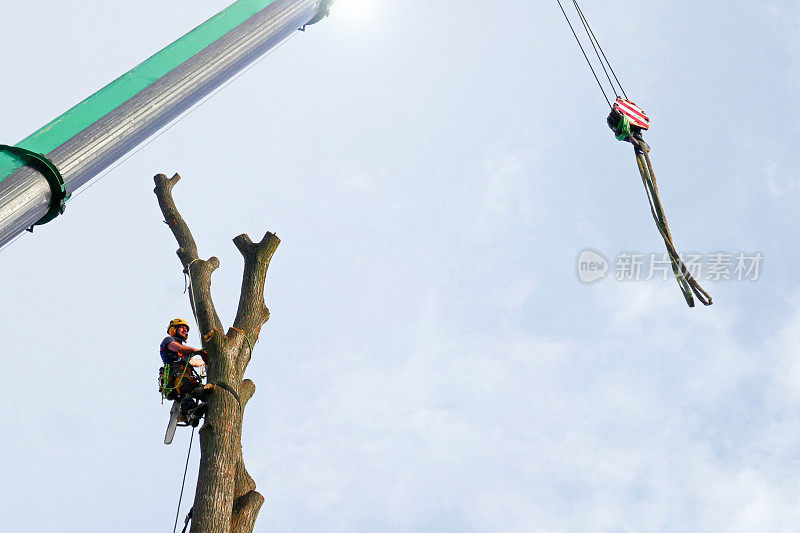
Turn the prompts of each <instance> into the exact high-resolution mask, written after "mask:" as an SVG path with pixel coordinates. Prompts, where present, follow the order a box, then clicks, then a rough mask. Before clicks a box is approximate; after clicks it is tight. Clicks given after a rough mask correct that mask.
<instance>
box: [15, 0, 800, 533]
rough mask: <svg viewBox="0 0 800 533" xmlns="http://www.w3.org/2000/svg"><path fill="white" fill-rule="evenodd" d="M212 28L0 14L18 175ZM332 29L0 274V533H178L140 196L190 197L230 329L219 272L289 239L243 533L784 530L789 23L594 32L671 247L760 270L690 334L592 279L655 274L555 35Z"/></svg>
mask: <svg viewBox="0 0 800 533" xmlns="http://www.w3.org/2000/svg"><path fill="white" fill-rule="evenodd" d="M227 4H228V2H227V1H206V2H202V3H197V2H188V1H186V0H178V1H176V2H166V3H165V2H155V1H150V0H142V1H140V2H138V3H137V4H136V5H135V6H133V5H122V4H109V3H101V2H84V3H81V4H80V5H73V4H68V3H62V2H52V1H31V2H25V3H15V5H14V6H10V7H9V6H7V7H6V21H7V24H6V25H5V31H4V32H3V35H2V37H0V42H1V43H2V48H3V50H5V51H6V54H4V56H5V57H4V62H5V74H4V75H3V76H0V98H1V99H2V105H0V124H2V128H3V131H2V139H3V142H12V143H13V142H16V141H18V140H19V139H22V138H23V137H25V136H26V135H28V134H29V133H30V132H32V131H34V130H35V129H36V128H38V127H40V126H41V125H42V124H45V123H46V122H47V121H49V120H50V119H52V118H53V117H55V116H57V115H58V114H60V113H61V112H63V111H64V110H66V109H67V108H69V107H71V106H72V105H74V104H75V103H76V102H78V101H80V100H81V99H83V98H84V97H86V96H87V95H89V94H90V93H92V92H93V91H95V90H97V89H98V88H100V87H102V86H103V85H104V84H106V83H108V82H109V81H111V80H113V79H114V78H116V77H117V76H118V75H119V74H121V73H123V72H125V71H126V70H127V69H129V68H130V67H132V66H134V65H135V64H137V63H139V62H140V61H141V60H143V59H144V58H146V57H148V56H149V55H151V54H152V53H153V52H155V51H157V50H158V49H160V48H161V47H163V46H165V45H166V44H168V43H169V42H171V41H172V40H174V39H175V38H177V37H178V36H179V35H181V34H182V33H184V32H185V31H188V30H190V29H191V28H193V27H194V26H196V25H197V24H199V23H201V22H202V21H203V20H205V19H206V18H208V17H209V16H211V15H212V14H214V13H216V12H217V11H218V10H220V9H222V8H223V7H225V6H226V5H227ZM334 7H335V8H338V9H334V11H333V13H332V15H333V16H332V17H331V18H330V19H329V20H326V21H325V22H324V23H321V24H318V25H316V26H314V27H312V28H309V31H308V32H306V33H305V34H298V35H297V36H296V37H294V38H292V39H291V40H290V41H289V42H288V43H287V44H285V45H284V46H282V47H281V48H280V49H278V50H277V51H276V52H275V53H273V54H272V55H270V56H269V57H268V58H267V59H266V60H264V61H262V62H260V63H259V64H258V65H257V66H255V67H254V68H253V69H251V70H250V71H248V72H247V73H246V74H244V75H243V76H242V77H240V78H238V79H237V80H236V81H235V82H233V83H232V84H231V85H230V86H228V87H227V88H226V89H224V90H223V91H222V92H220V93H219V94H217V95H216V96H214V97H213V98H212V99H211V100H209V101H208V102H207V103H205V104H204V105H202V106H201V107H200V108H199V109H197V110H196V111H194V112H192V113H191V114H189V115H188V116H187V117H185V118H184V119H183V120H181V121H180V122H178V123H177V124H176V125H174V127H172V128H170V129H169V130H168V131H167V132H166V133H164V134H163V135H161V136H160V137H158V138H157V139H156V140H155V141H153V142H152V143H150V144H149V145H147V146H146V147H145V148H144V149H142V150H141V151H139V152H138V153H136V154H135V155H134V156H132V157H131V158H130V159H129V160H127V161H126V162H125V163H124V164H122V165H121V166H120V167H119V168H117V169H115V170H114V171H113V172H111V173H110V174H109V175H108V176H107V177H105V178H103V179H102V180H100V181H99V182H98V183H97V184H96V185H93V186H91V187H90V188H88V189H87V190H85V192H81V193H79V194H78V195H76V196H75V197H74V198H73V200H72V201H71V202H70V204H69V207H68V210H67V213H66V215H65V216H63V217H59V219H58V220H57V221H56V222H53V223H52V224H49V225H47V226H45V227H42V228H38V229H37V230H36V232H35V233H34V234H33V235H32V236H31V235H26V236H24V237H22V238H21V239H19V240H18V241H16V242H15V243H14V244H13V245H12V246H10V247H9V248H7V249H6V250H4V251H3V252H2V253H0V277H1V278H2V279H3V280H4V281H3V285H2V286H3V291H2V294H3V298H2V302H0V332H1V333H2V338H3V348H4V352H5V357H4V361H5V365H4V378H5V379H4V385H3V386H2V387H0V405H2V406H3V412H4V417H3V421H4V423H3V437H2V439H0V442H1V443H2V444H0V451H2V455H3V457H4V458H5V460H4V461H2V463H1V464H0V479H3V480H4V483H3V488H2V489H0V490H2V493H1V494H0V516H2V517H3V520H2V521H3V524H4V525H3V527H2V528H0V529H3V530H7V531H23V530H24V531H53V530H59V531H120V532H122V531H131V532H133V531H136V532H139V531H157V530H158V531H160V530H165V529H167V528H168V527H169V526H170V525H172V521H173V519H174V515H175V507H176V504H177V498H178V492H179V489H180V480H181V476H182V471H183V465H184V463H183V462H184V459H185V456H186V447H187V446H188V440H189V433H188V432H187V431H185V430H184V431H183V432H181V433H179V434H178V435H177V436H176V439H175V442H174V443H173V445H171V446H168V447H167V446H164V445H163V443H162V439H163V433H164V429H165V426H166V421H167V417H168V406H167V405H166V404H165V405H161V404H160V402H159V396H158V393H157V391H156V371H157V368H158V366H159V358H158V354H157V345H158V343H159V342H160V340H161V339H162V338H163V336H164V329H165V327H166V323H167V321H168V320H169V319H170V318H173V317H174V316H183V317H186V318H190V317H191V311H190V309H189V306H188V301H187V298H186V296H185V295H184V294H183V288H184V284H183V276H182V274H181V267H180V264H179V262H178V260H177V258H176V256H175V254H174V251H175V248H176V244H175V242H174V240H173V238H172V235H171V234H170V232H169V230H168V229H167V228H166V227H165V225H164V224H163V222H162V221H161V215H160V212H159V210H158V207H157V204H156V201H155V196H154V195H153V193H152V188H153V182H152V176H153V175H154V174H156V173H159V172H164V173H167V174H170V175H171V174H172V173H174V172H179V173H180V174H181V175H182V176H183V178H184V179H183V181H181V183H180V185H179V186H178V187H177V188H176V189H175V197H176V201H177V203H178V205H179V207H180V209H181V211H182V213H183V215H184V217H185V218H186V220H187V222H188V223H189V224H190V226H191V228H192V230H193V232H194V235H195V238H196V239H197V241H198V245H199V247H200V254H201V256H203V257H208V256H211V255H216V256H217V257H219V258H220V260H221V263H222V266H221V268H220V269H219V270H218V271H217V272H216V273H215V275H214V281H213V287H212V290H213V294H214V296H215V300H216V305H217V309H218V311H219V312H220V315H221V317H222V319H223V321H224V322H226V323H227V324H229V323H230V321H231V320H232V319H233V317H234V314H235V308H236V303H237V301H238V290H239V284H240V280H241V268H242V260H241V257H240V256H239V254H238V252H237V251H236V249H235V247H234V246H233V244H232V243H231V239H232V238H233V237H234V236H236V235H238V234H239V233H242V232H246V233H249V234H250V236H251V237H253V238H260V237H261V236H262V235H263V233H264V232H265V231H267V230H269V231H274V232H276V233H277V234H278V235H279V236H280V237H281V239H282V244H281V246H280V248H279V250H278V252H277V254H276V256H275V258H274V260H273V263H272V266H271V269H270V274H269V276H268V280H267V304H268V305H269V307H270V309H271V312H272V318H271V320H270V322H269V323H268V325H267V326H266V327H265V328H264V330H263V332H262V336H261V340H260V342H259V343H258V344H257V345H256V351H255V357H254V359H253V363H252V364H251V366H250V369H249V377H250V378H251V379H253V380H254V381H255V382H256V385H257V387H258V392H257V394H256V396H255V397H254V398H253V400H252V401H251V403H250V404H249V405H248V409H247V412H246V421H245V437H244V452H245V459H246V462H247V466H248V468H249V470H250V473H251V474H252V475H253V477H254V478H255V479H256V482H257V483H258V488H259V490H260V491H261V492H262V494H264V496H265V497H266V502H265V504H264V506H263V508H262V510H261V514H260V517H259V521H258V524H257V527H256V530H257V531H264V532H266V531H364V532H366V531H431V532H433V531H436V532H441V531H459V532H461V531H555V532H559V531H794V530H796V527H797V526H796V524H797V523H798V520H800V481H798V480H800V434H798V430H797V428H798V427H799V426H798V423H800V415H798V413H800V409H799V408H800V394H799V393H798V384H799V383H800V360H799V359H798V355H797V354H798V348H799V347H800V333H799V331H800V329H799V327H800V283H798V279H797V275H796V272H795V271H796V265H798V264H800V257H799V256H798V251H797V246H796V241H797V224H796V221H795V218H796V205H797V203H798V200H800V179H798V170H800V169H798V163H797V158H796V152H797V150H796V148H795V143H796V139H797V138H798V119H797V117H798V115H799V112H800V102H798V97H797V94H798V90H799V89H800V8H798V6H797V5H796V3H794V2H789V1H771V2H770V1H768V2H763V1H761V2H755V1H746V0H737V1H733V2H721V1H699V2H688V1H682V0H678V1H674V2H648V3H643V2H630V1H623V2H614V3H611V2H595V3H585V5H583V6H582V7H583V9H584V12H585V14H586V15H587V17H589V20H590V22H591V23H592V25H593V28H594V29H595V32H596V33H597V34H598V37H599V38H600V40H601V42H602V44H603V46H604V48H605V50H606V52H607V53H608V54H609V56H610V58H611V60H612V63H613V65H614V67H615V68H616V69H617V72H618V74H620V76H621V78H622V81H623V85H624V86H625V89H626V91H627V92H628V95H629V96H630V97H631V99H633V100H634V101H635V102H637V103H638V104H639V105H641V106H642V107H643V108H644V109H645V110H646V111H647V112H648V113H649V115H650V117H651V123H652V128H651V131H649V132H648V133H647V134H646V138H647V140H648V142H649V143H650V145H651V146H652V147H653V152H652V154H651V155H652V158H653V163H654V165H655V170H656V173H657V176H658V178H659V186H660V190H661V197H662V201H663V202H664V205H665V209H666V214H667V218H668V220H669V222H670V227H671V229H672V232H673V235H674V237H675V242H676V246H677V248H678V249H679V250H682V251H687V252H689V251H694V252H700V253H703V254H710V253H714V252H720V251H723V252H727V253H732V254H737V253H739V252H745V253H748V254H749V253H754V252H760V253H761V254H762V255H763V257H764V260H763V262H762V264H761V271H760V276H759V279H758V280H757V281H718V282H714V281H705V280H703V281H702V282H701V283H702V285H703V286H704V287H705V288H706V289H707V290H708V291H709V292H710V293H711V294H712V296H713V297H714V301H715V303H714V305H713V306H711V307H710V308H695V309H689V308H687V307H686V304H685V303H684V301H683V298H682V297H681V295H680V292H679V290H678V288H677V287H676V285H675V282H674V281H673V280H667V281H660V280H651V281H638V282H620V281H616V280H614V279H613V272H611V273H610V275H609V279H605V280H602V281H598V282H596V283H594V284H591V285H586V284H583V283H581V282H580V281H579V280H578V277H577V273H576V261H577V257H578V255H579V254H580V252H581V251H582V250H585V249H587V248H591V249H594V250H597V251H599V252H600V253H602V254H603V255H604V256H605V257H607V258H609V259H610V260H612V261H613V259H614V258H615V257H616V256H617V254H620V253H623V252H628V253H631V252H639V253H644V254H650V253H658V254H660V253H662V252H663V243H662V242H661V239H660V237H659V236H658V233H657V230H656V228H655V227H654V224H653V222H652V219H651V217H650V213H649V209H648V207H647V202H646V198H645V194H644V190H643V188H642V185H641V181H640V179H639V176H638V174H637V172H636V169H635V164H634V161H633V157H632V154H631V150H630V147H629V146H628V145H627V144H623V143H619V142H617V141H615V140H614V138H613V136H612V134H611V132H610V131H609V130H608V129H607V127H606V125H605V115H606V112H607V108H606V104H605V102H604V100H603V99H602V97H601V95H600V93H599V90H598V89H597V87H596V85H595V82H594V80H593V79H592V78H591V75H590V73H589V71H588V69H587V68H586V65H585V64H584V63H583V58H582V57H581V56H580V52H579V50H578V49H577V47H576V45H575V43H574V41H573V40H572V36H571V34H570V33H569V31H568V28H567V27H566V25H565V23H564V21H563V19H562V18H561V13H560V11H559V10H558V7H557V5H556V3H555V2H522V1H516V0H514V1H511V0H510V1H508V2H503V3H493V4H491V5H490V4H488V3H485V2H480V3H479V2H472V1H466V2H465V1H458V2H456V1H452V0H440V1H438V2H430V3H422V4H420V5H416V4H415V5H408V4H403V3H398V2H389V1H388V0H372V1H371V2H367V1H361V2H359V1H357V0H349V2H348V0H339V2H338V5H337V6H334ZM612 268H613V266H612ZM190 343H195V344H198V343H199V341H198V339H197V336H196V330H195V331H193V332H192V335H191V340H190ZM197 461H198V455H197V449H195V452H194V454H193V458H192V463H191V466H190V472H196V466H197ZM193 489H194V474H190V477H189V479H188V480H187V494H188V497H187V498H185V505H186V506H185V508H184V509H183V510H182V512H181V517H183V515H184V514H185V512H186V510H188V505H189V503H190V501H191V499H192V494H193Z"/></svg>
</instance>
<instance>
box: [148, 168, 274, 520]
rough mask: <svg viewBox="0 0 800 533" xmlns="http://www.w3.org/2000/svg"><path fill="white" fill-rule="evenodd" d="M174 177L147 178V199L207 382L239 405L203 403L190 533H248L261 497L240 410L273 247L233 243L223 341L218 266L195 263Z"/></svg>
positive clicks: (223, 399)
mask: <svg viewBox="0 0 800 533" xmlns="http://www.w3.org/2000/svg"><path fill="white" fill-rule="evenodd" d="M180 179H181V178H180V176H179V175H178V174H175V175H174V176H173V177H172V178H167V177H166V176H165V175H164V174H158V175H156V176H155V178H154V180H155V184H156V187H155V190H154V192H155V194H156V197H157V198H158V204H159V207H160V208H161V212H162V213H163V215H164V221H165V222H166V223H167V225H168V226H169V228H170V230H171V231H172V234H173V235H174V236H175V240H176V241H177V242H178V250H177V254H178V258H179V259H180V261H181V264H182V265H183V268H184V272H185V273H187V275H188V276H189V279H190V284H191V285H190V287H191V290H190V291H189V301H190V303H191V305H192V309H193V311H194V314H195V318H196V320H197V325H198V328H199V330H200V336H201V338H202V339H203V340H202V342H203V348H204V349H205V350H206V351H207V352H208V357H207V358H206V364H207V367H208V369H207V372H208V382H209V383H213V384H220V383H222V384H226V385H228V386H229V387H231V388H232V389H234V390H235V391H236V392H237V393H238V395H239V397H240V398H241V405H240V404H239V402H238V401H237V400H236V398H235V397H234V395H233V394H231V393H230V392H229V391H227V390H225V389H224V388H222V387H220V386H215V387H214V390H213V393H212V394H211V395H210V396H209V398H208V400H207V403H208V410H207V411H206V415H205V422H204V423H203V426H202V427H201V428H200V431H199V434H200V471H199V474H198V479H197V489H196V492H195V500H194V507H193V511H192V528H191V533H252V531H253V527H254V526H255V522H256V518H257V517H258V512H259V510H260V508H261V505H262V504H263V502H264V497H263V496H261V494H259V493H258V492H257V491H256V484H255V481H253V478H251V477H250V474H248V472H247V469H246V468H245V465H244V459H243V456H242V445H241V442H242V422H243V416H244V408H245V406H246V405H247V402H248V401H249V400H250V398H252V397H253V394H255V384H254V383H253V382H252V381H250V380H249V379H244V373H245V370H246V369H247V365H248V364H249V363H250V359H251V357H252V355H253V354H252V353H251V352H252V349H253V344H254V343H255V342H256V341H257V340H258V334H259V332H260V331H261V326H262V325H263V324H264V323H265V322H266V321H267V320H268V319H269V309H267V306H266V304H265V302H264V283H265V281H266V275H267V270H268V268H269V264H270V261H271V259H272V256H273V254H274V253H275V250H276V249H277V247H278V244H279V243H280V239H278V237H277V236H276V235H275V234H273V233H267V234H266V235H264V238H263V239H261V241H260V242H257V243H254V242H252V241H251V240H250V237H248V236H247V235H246V234H242V235H239V236H238V237H236V238H235V239H233V242H234V244H235V245H236V247H237V249H238V250H239V252H240V253H241V254H242V256H243V257H244V272H243V275H242V290H241V294H240V297H239V307H238V309H237V312H236V319H235V320H234V323H233V326H231V327H230V328H229V329H228V332H227V333H224V332H223V325H222V322H221V320H220V318H219V315H218V314H217V311H216V309H215V308H214V302H213V299H212V297H211V275H212V273H213V272H214V271H215V270H216V269H217V268H219V260H218V259H217V258H216V257H210V258H209V259H207V260H203V259H200V257H199V255H198V251H197V245H196V243H195V240H194V237H193V236H192V233H191V231H190V230H189V226H188V225H187V224H186V222H185V221H184V220H183V217H181V215H180V212H179V211H178V208H177V207H176V206H175V202H174V200H173V198H172V189H173V187H174V186H175V185H176V184H177V183H178V181H180Z"/></svg>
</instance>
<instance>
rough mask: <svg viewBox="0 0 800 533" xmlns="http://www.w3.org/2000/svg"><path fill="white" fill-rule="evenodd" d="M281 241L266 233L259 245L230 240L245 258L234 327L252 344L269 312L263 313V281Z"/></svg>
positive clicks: (244, 239) (246, 239) (247, 240)
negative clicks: (243, 333) (242, 332)
mask: <svg viewBox="0 0 800 533" xmlns="http://www.w3.org/2000/svg"><path fill="white" fill-rule="evenodd" d="M280 242H281V240H280V239H279V238H278V236H277V235H275V234H274V233H269V232H267V234H266V235H264V238H263V239H261V241H260V242H258V243H254V242H253V241H251V240H250V237H248V236H247V235H246V234H242V235H239V236H238V237H236V238H235V239H233V243H234V244H235V245H236V248H238V249H239V252H240V253H241V254H242V257H244V276H243V277H242V291H241V293H240V296H239V308H238V309H237V311H236V319H235V320H234V322H233V325H234V327H236V328H238V329H241V330H242V331H244V332H245V334H246V335H247V336H248V338H249V339H250V341H251V342H255V340H256V339H257V338H258V332H259V329H260V328H261V325H262V324H264V322H266V320H267V318H268V317H269V312H266V313H265V312H264V310H265V309H266V305H265V303H264V281H265V279H266V275H267V269H268V268H269V263H270V261H271V260H272V256H273V255H274V254H275V250H277V249H278V245H279V244H280Z"/></svg>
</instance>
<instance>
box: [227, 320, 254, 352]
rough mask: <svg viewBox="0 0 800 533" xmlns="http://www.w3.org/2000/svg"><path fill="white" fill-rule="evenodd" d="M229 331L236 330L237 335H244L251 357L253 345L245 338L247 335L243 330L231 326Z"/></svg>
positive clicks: (248, 338)
mask: <svg viewBox="0 0 800 533" xmlns="http://www.w3.org/2000/svg"><path fill="white" fill-rule="evenodd" d="M231 329H233V330H236V331H238V332H239V333H241V334H242V335H244V338H245V340H246V341H247V345H248V346H249V347H250V356H252V355H253V343H252V342H250V337H248V336H247V333H245V332H244V331H243V330H241V329H239V328H235V327H233V326H231Z"/></svg>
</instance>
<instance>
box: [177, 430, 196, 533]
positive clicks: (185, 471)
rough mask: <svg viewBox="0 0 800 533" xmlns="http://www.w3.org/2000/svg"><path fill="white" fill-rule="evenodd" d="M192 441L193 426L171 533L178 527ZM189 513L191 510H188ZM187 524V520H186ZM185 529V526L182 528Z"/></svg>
mask: <svg viewBox="0 0 800 533" xmlns="http://www.w3.org/2000/svg"><path fill="white" fill-rule="evenodd" d="M193 441H194V427H192V436H191V437H190V438H189V451H188V453H187V454H186V466H185V467H184V468H183V481H181V495H180V496H179V497H178V510H177V511H176V512H175V525H174V526H173V527H172V533H175V531H177V529H178V517H179V516H180V515H181V501H182V500H183V488H184V487H185V486H186V473H187V472H188V471H189V457H190V456H191V455H192V442H193ZM189 513H190V514H191V511H189ZM186 523H187V524H188V523H189V521H188V520H187V521H186ZM183 529H184V531H186V527H184V528H183Z"/></svg>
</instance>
